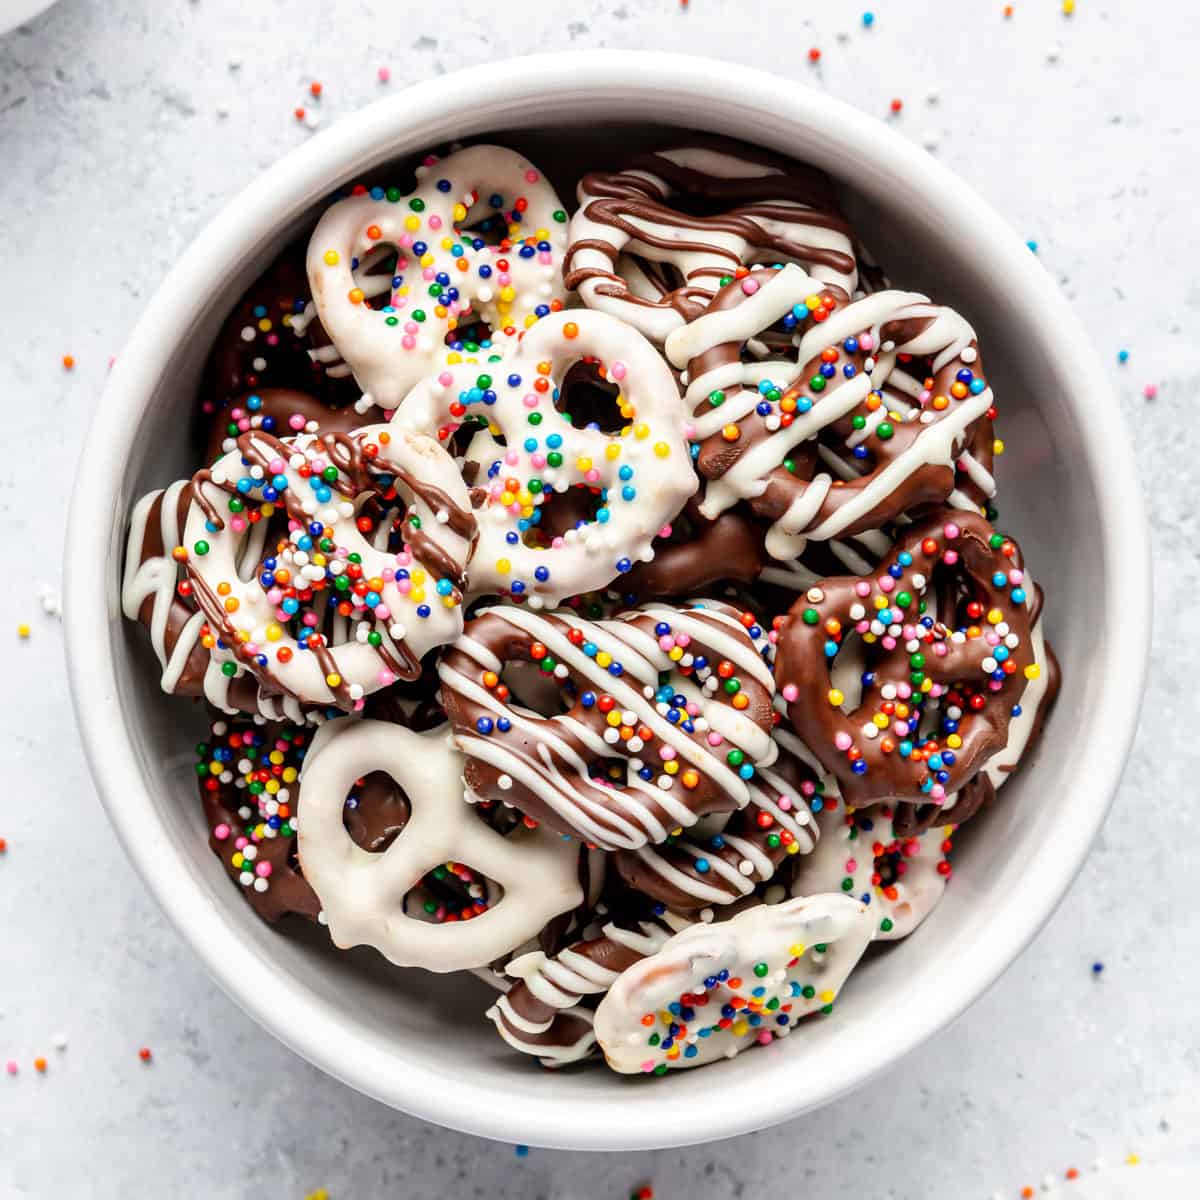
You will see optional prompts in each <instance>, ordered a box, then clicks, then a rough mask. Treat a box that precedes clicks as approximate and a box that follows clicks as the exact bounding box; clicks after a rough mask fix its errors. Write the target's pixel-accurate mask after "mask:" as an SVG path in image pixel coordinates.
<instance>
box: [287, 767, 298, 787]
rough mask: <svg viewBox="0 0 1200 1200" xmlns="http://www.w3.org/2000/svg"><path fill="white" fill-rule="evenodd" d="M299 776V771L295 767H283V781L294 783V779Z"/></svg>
mask: <svg viewBox="0 0 1200 1200" xmlns="http://www.w3.org/2000/svg"><path fill="white" fill-rule="evenodd" d="M299 776H300V772H299V771H297V770H296V768H295V767H284V768H283V782H284V783H295V782H296V780H297V779H298V778H299Z"/></svg>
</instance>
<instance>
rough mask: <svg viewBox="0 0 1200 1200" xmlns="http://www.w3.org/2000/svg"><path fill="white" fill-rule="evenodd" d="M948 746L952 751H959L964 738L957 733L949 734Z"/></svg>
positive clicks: (947, 736) (947, 738) (947, 737)
mask: <svg viewBox="0 0 1200 1200" xmlns="http://www.w3.org/2000/svg"><path fill="white" fill-rule="evenodd" d="M946 745H947V746H949V747H950V749H951V750H957V749H959V747H961V746H962V738H961V737H960V736H959V735H958V734H957V733H951V734H947V735H946Z"/></svg>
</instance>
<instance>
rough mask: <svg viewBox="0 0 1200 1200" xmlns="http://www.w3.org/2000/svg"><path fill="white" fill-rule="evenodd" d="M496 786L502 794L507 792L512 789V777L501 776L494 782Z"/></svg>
mask: <svg viewBox="0 0 1200 1200" xmlns="http://www.w3.org/2000/svg"><path fill="white" fill-rule="evenodd" d="M496 786H497V787H498V788H499V789H500V790H501V791H502V792H507V791H508V789H509V788H511V787H512V776H511V775H501V776H500V777H499V778H498V779H497V780H496Z"/></svg>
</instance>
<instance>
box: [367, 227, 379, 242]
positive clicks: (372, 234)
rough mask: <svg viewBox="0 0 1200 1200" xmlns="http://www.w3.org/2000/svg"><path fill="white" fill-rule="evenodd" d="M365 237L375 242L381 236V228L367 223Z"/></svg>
mask: <svg viewBox="0 0 1200 1200" xmlns="http://www.w3.org/2000/svg"><path fill="white" fill-rule="evenodd" d="M367 237H369V238H370V239H371V241H373V242H377V241H378V240H379V239H380V238H381V237H383V230H382V229H380V228H379V226H378V225H368V226H367Z"/></svg>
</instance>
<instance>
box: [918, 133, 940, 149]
mask: <svg viewBox="0 0 1200 1200" xmlns="http://www.w3.org/2000/svg"><path fill="white" fill-rule="evenodd" d="M939 144H940V138H939V137H938V132H937V130H936V129H927V130H925V132H924V133H923V134H922V135H921V145H922V146H924V147H925V149H926V150H929V151H931V152H932V151H934V150H936V149H937V148H938V145H939Z"/></svg>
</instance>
